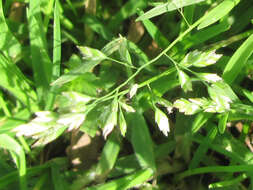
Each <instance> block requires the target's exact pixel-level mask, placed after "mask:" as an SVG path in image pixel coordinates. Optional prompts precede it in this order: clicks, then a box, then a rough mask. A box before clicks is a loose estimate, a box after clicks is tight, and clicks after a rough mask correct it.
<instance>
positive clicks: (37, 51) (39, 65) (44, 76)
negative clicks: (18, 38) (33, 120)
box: [28, 0, 52, 101]
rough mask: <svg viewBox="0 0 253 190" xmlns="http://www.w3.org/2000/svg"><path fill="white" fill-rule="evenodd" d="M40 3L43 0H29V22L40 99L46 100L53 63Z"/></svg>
mask: <svg viewBox="0 0 253 190" xmlns="http://www.w3.org/2000/svg"><path fill="white" fill-rule="evenodd" d="M40 3H41V0H37V1H29V11H28V22H29V34H30V47H31V57H32V66H33V71H34V79H35V83H36V88H37V93H38V98H39V101H42V100H43V101H46V98H47V94H48V91H49V84H50V82H51V76H52V63H51V60H50V58H49V56H48V52H47V43H46V36H45V32H44V29H43V27H42V26H43V23H42V18H41V10H40Z"/></svg>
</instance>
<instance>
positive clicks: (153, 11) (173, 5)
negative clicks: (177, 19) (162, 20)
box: [137, 0, 205, 21]
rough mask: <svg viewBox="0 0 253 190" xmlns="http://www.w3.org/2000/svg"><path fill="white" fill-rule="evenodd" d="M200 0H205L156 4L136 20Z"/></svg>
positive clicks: (185, 0) (181, 0)
mask: <svg viewBox="0 0 253 190" xmlns="http://www.w3.org/2000/svg"><path fill="white" fill-rule="evenodd" d="M202 1H205V0H194V1H193V0H176V1H175V0H173V1H169V2H168V3H164V4H161V5H158V6H156V7H154V8H153V9H151V10H150V11H148V12H146V13H144V14H143V15H141V16H139V17H138V18H137V21H140V20H145V19H149V18H152V17H155V16H158V15H161V14H163V13H166V12H169V11H174V10H177V9H180V8H182V7H185V6H189V5H193V4H197V3H200V2H202Z"/></svg>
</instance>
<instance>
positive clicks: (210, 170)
mask: <svg viewBox="0 0 253 190" xmlns="http://www.w3.org/2000/svg"><path fill="white" fill-rule="evenodd" d="M252 170H253V165H239V166H238V165H235V166H212V167H202V168H196V169H192V170H187V171H185V172H183V173H181V174H179V175H178V177H177V179H178V180H182V179H183V178H185V177H188V176H191V175H197V174H203V173H218V172H229V173H230V172H231V173H235V172H250V171H252Z"/></svg>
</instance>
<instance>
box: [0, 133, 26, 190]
mask: <svg viewBox="0 0 253 190" xmlns="http://www.w3.org/2000/svg"><path fill="white" fill-rule="evenodd" d="M0 147H1V148H5V149H7V150H9V151H11V152H14V153H15V154H16V155H17V156H18V159H19V160H18V162H17V163H16V165H17V167H18V169H19V179H20V189H21V190H27V182H26V159H25V152H24V150H23V148H22V147H21V146H20V145H19V143H18V142H17V141H16V140H15V139H13V138H12V137H10V136H8V135H6V134H0Z"/></svg>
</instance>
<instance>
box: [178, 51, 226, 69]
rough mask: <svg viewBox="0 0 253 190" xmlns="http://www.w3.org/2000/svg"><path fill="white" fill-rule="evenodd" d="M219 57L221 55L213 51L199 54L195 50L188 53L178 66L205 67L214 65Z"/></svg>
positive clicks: (199, 52)
mask: <svg viewBox="0 0 253 190" xmlns="http://www.w3.org/2000/svg"><path fill="white" fill-rule="evenodd" d="M221 56H222V55H221V54H216V53H215V51H209V52H201V51H197V50H195V51H192V52H190V53H188V54H187V55H186V56H185V58H184V59H183V60H182V61H181V62H180V64H181V65H183V66H191V65H192V66H194V67H207V66H209V65H212V64H215V63H216V62H217V61H218V60H219V59H220V57H221Z"/></svg>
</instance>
